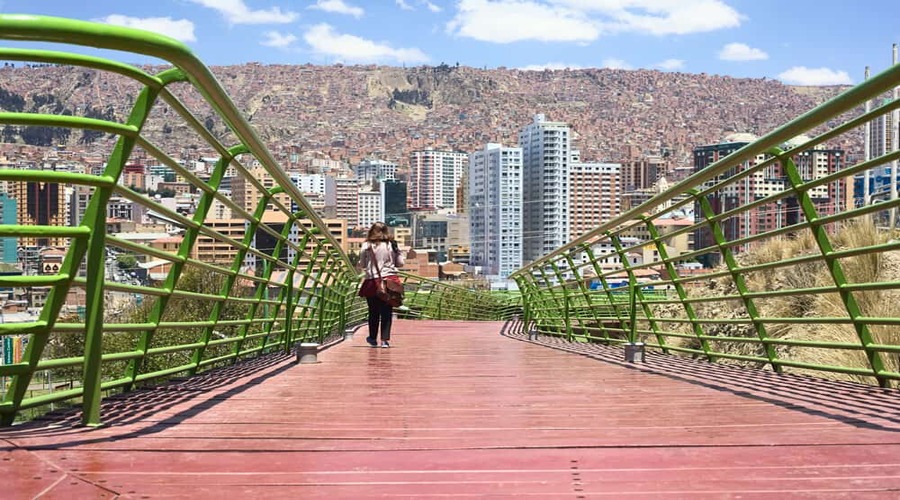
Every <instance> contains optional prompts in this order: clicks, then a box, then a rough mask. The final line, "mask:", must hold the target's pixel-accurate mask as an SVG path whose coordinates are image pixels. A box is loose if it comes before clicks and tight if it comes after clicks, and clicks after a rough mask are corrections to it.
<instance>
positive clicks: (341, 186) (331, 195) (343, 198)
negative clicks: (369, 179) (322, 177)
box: [325, 177, 359, 228]
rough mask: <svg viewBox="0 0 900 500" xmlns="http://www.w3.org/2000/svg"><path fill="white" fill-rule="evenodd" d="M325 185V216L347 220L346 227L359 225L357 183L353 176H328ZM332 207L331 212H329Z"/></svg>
mask: <svg viewBox="0 0 900 500" xmlns="http://www.w3.org/2000/svg"><path fill="white" fill-rule="evenodd" d="M328 179H329V180H328V182H327V183H326V185H325V210H326V213H327V217H329V218H334V219H343V220H346V221H347V227H351V228H355V227H357V226H358V225H359V219H358V217H359V184H358V183H357V180H356V178H355V177H329V178H328ZM331 207H334V208H333V212H334V213H331V211H332V209H331Z"/></svg>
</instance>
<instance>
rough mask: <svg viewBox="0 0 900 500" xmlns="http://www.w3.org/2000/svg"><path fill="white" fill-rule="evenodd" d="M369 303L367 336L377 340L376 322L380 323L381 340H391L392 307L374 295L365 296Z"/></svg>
mask: <svg viewBox="0 0 900 500" xmlns="http://www.w3.org/2000/svg"><path fill="white" fill-rule="evenodd" d="M366 303H367V304H369V338H370V339H372V340H376V341H377V340H378V323H379V322H380V323H381V340H382V342H384V341H388V340H391V320H392V319H393V317H394V308H393V307H391V306H389V305H387V304H385V303H384V302H382V301H381V300H379V299H377V298H375V297H366Z"/></svg>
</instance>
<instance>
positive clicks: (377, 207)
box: [356, 191, 384, 228]
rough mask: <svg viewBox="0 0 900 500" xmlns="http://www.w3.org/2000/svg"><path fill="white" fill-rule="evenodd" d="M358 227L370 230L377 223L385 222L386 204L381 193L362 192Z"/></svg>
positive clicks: (360, 194)
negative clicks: (382, 200) (383, 202)
mask: <svg viewBox="0 0 900 500" xmlns="http://www.w3.org/2000/svg"><path fill="white" fill-rule="evenodd" d="M356 218H357V221H358V222H357V223H358V226H357V227H363V228H368V227H369V226H371V225H372V224H374V223H375V222H379V221H382V222H383V221H384V204H382V202H381V192H380V191H360V192H359V211H358V212H357V216H356Z"/></svg>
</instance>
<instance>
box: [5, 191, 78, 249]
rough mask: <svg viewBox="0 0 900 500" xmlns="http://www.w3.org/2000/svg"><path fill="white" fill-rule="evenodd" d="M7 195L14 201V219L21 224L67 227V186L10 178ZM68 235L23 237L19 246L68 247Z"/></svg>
mask: <svg viewBox="0 0 900 500" xmlns="http://www.w3.org/2000/svg"><path fill="white" fill-rule="evenodd" d="M8 186H9V196H10V197H11V198H14V199H15V200H16V218H17V219H18V223H19V224H21V225H23V226H63V227H64V226H68V223H69V204H68V203H67V201H68V200H66V186H65V185H63V184H58V183H54V182H26V181H12V182H10V183H9V185H8ZM69 243H70V242H69V238H63V237H57V236H50V237H42V236H22V237H20V238H19V246H22V247H45V246H54V247H55V246H62V247H64V246H68V245H69Z"/></svg>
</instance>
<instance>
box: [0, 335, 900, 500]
mask: <svg viewBox="0 0 900 500" xmlns="http://www.w3.org/2000/svg"><path fill="white" fill-rule="evenodd" d="M506 330H509V332H507V331H506ZM514 330H515V328H514V327H511V325H505V324H502V323H476V322H450V321H447V322H442V321H404V320H400V321H397V322H395V336H394V341H393V342H392V344H393V345H394V347H392V348H391V349H380V348H379V349H373V348H370V347H369V346H367V345H366V344H365V341H364V334H362V333H360V332H357V334H356V335H355V338H354V339H353V340H352V341H351V342H342V343H339V344H337V345H335V346H333V347H331V348H329V349H327V350H325V351H323V352H321V353H320V354H319V357H318V359H319V362H318V363H316V364H302V365H298V364H294V363H293V358H291V357H287V356H269V357H265V358H258V359H255V360H249V361H246V362H242V363H239V364H237V365H235V366H232V367H228V368H224V369H220V370H216V371H214V372H208V373H206V374H204V375H201V376H199V377H195V378H193V379H186V380H181V381H174V382H172V383H169V384H166V385H163V386H159V387H156V388H153V389H144V390H139V391H135V392H133V393H130V394H127V395H124V396H118V397H114V398H109V399H107V400H105V402H104V407H103V418H104V421H105V423H106V425H105V426H104V427H101V428H97V429H88V428H84V427H78V426H77V422H78V421H79V416H78V415H62V416H57V417H54V418H48V419H45V420H42V421H38V422H32V423H29V424H26V425H20V426H16V427H13V428H8V429H0V477H2V478H3V480H2V482H0V498H12V499H19V498H34V497H41V498H68V499H73V498H79V499H80V498H103V497H107V498H112V497H122V498H162V497H170V498H171V497H189V498H219V499H221V498H310V497H323V498H354V499H355V498H368V497H401V498H402V497H405V498H429V497H477V498H486V497H487V498H489V497H505V496H525V497H543V498H576V499H577V498H589V497H590V498H593V497H599V496H607V497H623V496H634V497H641V498H643V497H648V496H659V497H672V498H722V497H732V496H734V497H737V496H740V497H741V498H755V497H772V498H785V497H790V496H797V497H806V498H823V497H824V498H827V497H834V498H854V499H855V498H898V497H900V394H898V392H897V391H886V390H882V389H879V388H875V387H864V386H858V385H853V384H846V383H838V382H824V381H818V380H814V379H809V378H803V377H797V376H777V375H774V374H771V373H766V372H762V371H752V370H745V369H738V368H733V367H723V366H717V365H710V364H708V363H704V362H699V361H693V360H689V359H678V358H674V357H667V356H662V355H651V356H649V357H648V359H647V363H646V364H643V365H629V364H626V363H624V362H622V351H621V349H619V348H611V347H603V346H595V345H585V344H569V343H566V342H562V341H559V340H555V339H552V338H546V337H540V338H539V339H538V341H537V342H529V341H527V339H526V338H524V337H523V336H522V335H521V334H518V333H514ZM501 332H504V333H506V334H505V335H502V334H501ZM541 344H543V345H541Z"/></svg>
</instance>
